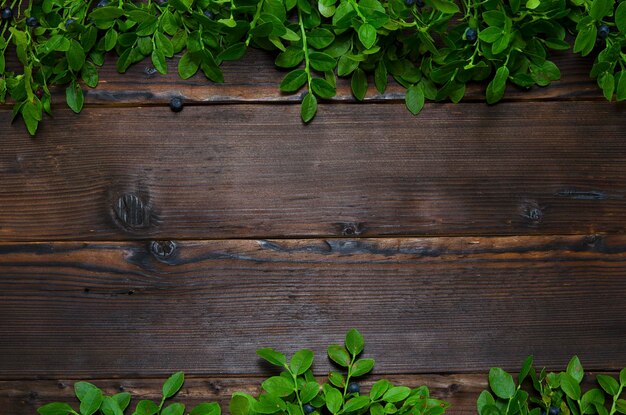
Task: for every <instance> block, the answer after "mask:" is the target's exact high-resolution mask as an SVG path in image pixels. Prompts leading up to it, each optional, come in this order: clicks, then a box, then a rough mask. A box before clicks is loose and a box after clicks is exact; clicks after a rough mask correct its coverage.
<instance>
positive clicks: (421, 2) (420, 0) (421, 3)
mask: <svg viewBox="0 0 626 415" xmlns="http://www.w3.org/2000/svg"><path fill="white" fill-rule="evenodd" d="M415 4H416V5H417V7H419V8H420V9H421V8H422V7H424V6H426V3H424V0H417V1H416V2H415Z"/></svg>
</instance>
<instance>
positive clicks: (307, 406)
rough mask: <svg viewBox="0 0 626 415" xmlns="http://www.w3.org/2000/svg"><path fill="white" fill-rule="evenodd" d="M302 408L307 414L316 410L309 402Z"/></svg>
mask: <svg viewBox="0 0 626 415" xmlns="http://www.w3.org/2000/svg"><path fill="white" fill-rule="evenodd" d="M302 409H303V410H304V413H305V415H309V414H310V413H312V412H313V411H315V408H313V407H312V406H311V405H309V404H308V403H307V404H305V405H303V406H302Z"/></svg>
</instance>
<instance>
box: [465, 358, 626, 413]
mask: <svg viewBox="0 0 626 415" xmlns="http://www.w3.org/2000/svg"><path fill="white" fill-rule="evenodd" d="M584 375H585V372H584V370H583V367H582V364H581V362H580V360H579V359H578V357H577V356H574V357H573V358H572V359H571V360H570V362H569V364H568V365H567V369H566V370H565V371H564V372H559V373H554V372H550V373H548V372H546V370H545V369H542V370H541V371H540V372H539V374H537V372H536V371H535V369H534V368H533V359H532V356H529V357H528V358H527V359H526V360H525V361H524V363H523V365H522V368H521V370H520V373H519V376H518V379H517V383H516V382H515V380H514V379H513V376H512V375H510V374H509V373H507V372H505V371H504V370H502V369H500V368H492V369H491V370H490V371H489V387H490V391H489V390H485V391H482V393H481V394H480V396H479V397H478V400H477V409H478V414H479V415H593V414H597V415H615V414H617V413H620V414H626V399H624V398H626V396H622V395H625V394H623V392H624V389H626V368H624V369H622V371H621V372H620V374H619V379H615V378H613V377H612V376H608V375H598V376H597V377H596V380H597V382H598V384H599V386H600V388H592V389H590V390H588V391H585V392H583V391H582V389H581V382H582V380H583V378H584ZM525 379H530V380H531V383H532V388H533V389H534V391H531V392H530V393H529V392H527V391H526V390H525V389H524V388H523V387H522V385H523V384H524V380H525Z"/></svg>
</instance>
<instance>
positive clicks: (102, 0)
mask: <svg viewBox="0 0 626 415" xmlns="http://www.w3.org/2000/svg"><path fill="white" fill-rule="evenodd" d="M108 5H109V0H100V1H99V2H98V4H96V7H107V6H108Z"/></svg>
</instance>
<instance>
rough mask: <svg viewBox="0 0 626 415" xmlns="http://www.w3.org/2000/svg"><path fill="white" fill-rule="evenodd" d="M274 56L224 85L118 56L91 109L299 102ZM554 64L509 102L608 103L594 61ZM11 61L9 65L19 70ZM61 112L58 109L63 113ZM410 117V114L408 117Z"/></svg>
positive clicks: (237, 67)
mask: <svg viewBox="0 0 626 415" xmlns="http://www.w3.org/2000/svg"><path fill="white" fill-rule="evenodd" d="M273 56H274V55H272V54H271V53H268V52H264V51H260V50H256V49H250V50H248V52H247V54H246V56H245V57H244V58H243V59H242V60H241V61H235V62H225V63H224V65H223V71H224V76H225V83H223V84H216V83H212V82H209V81H208V80H207V79H206V78H205V77H204V76H203V75H202V74H198V75H196V76H194V77H192V78H190V79H187V80H182V79H180V78H179V76H178V72H177V62H178V60H177V59H173V60H170V61H169V65H168V66H169V73H168V74H167V75H161V74H159V73H158V72H156V73H155V71H154V68H153V67H152V63H151V62H150V60H145V61H143V62H140V63H138V64H136V65H133V66H131V67H130V68H129V69H128V71H127V72H126V73H124V74H119V73H118V72H117V70H116V69H115V59H116V58H115V56H114V55H111V56H109V57H108V59H107V61H106V63H105V65H104V66H103V67H102V69H101V71H100V84H99V86H98V87H97V88H95V89H90V88H86V89H85V91H86V96H85V102H86V104H87V105H98V106H100V105H106V106H120V105H121V106H128V105H154V104H166V103H168V102H169V100H170V99H171V98H172V97H183V98H184V99H185V101H186V102H187V103H195V104H200V103H238V102H251V103H252V102H254V103H277V102H292V103H293V102H296V101H300V99H301V96H300V95H301V94H282V93H280V91H279V90H278V85H279V84H280V81H281V79H282V78H283V76H285V75H286V74H287V73H288V72H289V71H288V70H282V69H280V68H277V67H275V66H274V60H273ZM553 60H554V62H555V63H556V64H557V66H558V67H559V68H560V69H561V74H562V77H561V80H559V81H556V82H553V83H552V85H550V86H549V87H547V88H539V87H535V88H532V89H531V90H524V89H522V88H516V87H514V86H512V85H510V86H509V87H508V88H507V92H506V96H505V101H539V100H603V99H604V98H602V92H601V91H600V90H599V89H598V87H597V85H596V82H595V81H594V80H592V79H590V78H589V71H590V70H591V66H592V64H593V58H591V57H586V58H583V57H581V56H579V55H575V54H573V53H571V52H558V53H555V54H554V56H553ZM14 65H15V62H14V63H11V62H9V66H14ZM484 90H485V85H484V84H482V83H471V84H468V89H467V94H466V97H465V99H464V100H465V101H466V102H469V101H484V94H485V91H484ZM64 99H65V92H64V90H62V89H59V90H58V91H57V92H56V93H55V102H57V103H58V104H59V107H61V106H62V105H63V104H62V102H63V100H64ZM403 99H404V89H403V88H401V87H400V86H399V85H397V84H396V83H395V82H390V84H389V88H388V90H387V91H386V92H385V93H384V94H379V93H378V92H377V91H376V89H375V87H374V85H373V82H370V88H369V92H368V94H367V98H366V101H399V100H403ZM330 101H354V98H353V96H352V93H351V91H350V78H341V79H339V82H338V90H337V96H336V97H334V98H333V99H331V100H330ZM59 107H57V108H59ZM404 115H405V116H409V114H408V112H407V113H406V114H404Z"/></svg>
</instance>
